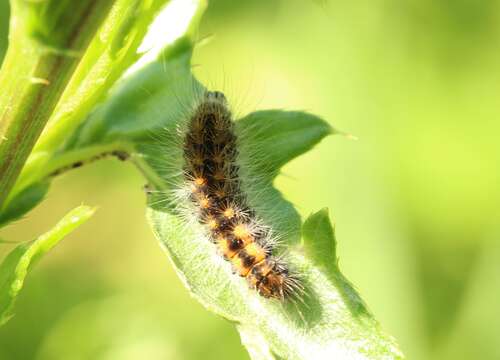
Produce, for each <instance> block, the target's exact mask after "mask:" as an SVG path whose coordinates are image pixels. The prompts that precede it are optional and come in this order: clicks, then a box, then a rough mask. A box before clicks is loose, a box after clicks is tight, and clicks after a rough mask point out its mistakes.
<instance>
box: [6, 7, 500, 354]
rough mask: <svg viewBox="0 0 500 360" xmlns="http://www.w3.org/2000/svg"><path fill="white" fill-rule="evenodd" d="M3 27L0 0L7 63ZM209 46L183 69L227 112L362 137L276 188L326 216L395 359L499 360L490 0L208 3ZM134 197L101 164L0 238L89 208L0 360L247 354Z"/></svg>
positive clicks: (495, 25) (496, 110)
mask: <svg viewBox="0 0 500 360" xmlns="http://www.w3.org/2000/svg"><path fill="white" fill-rule="evenodd" d="M7 19H8V6H7V1H6V0H0V54H3V51H4V50H5V46H6V26H7V21H8V20H7ZM209 35H213V36H211V41H210V42H208V43H207V44H205V45H203V46H199V47H198V48H197V49H196V51H195V54H194V58H193V64H195V65H196V66H195V67H194V70H193V71H194V72H195V73H196V74H197V75H198V76H199V78H200V79H201V80H202V81H203V82H205V83H206V84H208V85H209V86H210V87H213V88H219V89H222V90H223V91H225V92H226V93H228V95H229V98H230V101H231V102H232V104H234V107H235V110H236V112H237V113H238V114H245V113H247V112H249V111H253V110H256V109H264V108H285V109H301V110H307V111H310V112H313V113H315V114H318V115H320V116H322V117H323V118H325V119H326V120H328V121H329V122H330V123H331V124H333V125H334V126H335V127H337V128H339V129H341V130H344V131H346V132H349V133H352V134H354V135H356V136H357V137H358V138H359V140H358V141H352V140H350V139H348V138H345V137H341V136H335V137H331V138H328V139H326V140H324V141H323V142H322V143H321V144H320V145H319V146H317V147H316V148H315V149H314V150H313V151H311V152H310V153H308V154H307V155H305V156H303V157H301V158H299V159H297V160H295V161H293V162H292V163H291V164H289V165H288V166H286V167H285V169H284V171H283V176H281V177H280V178H279V179H278V181H277V186H278V187H279V189H280V190H282V191H283V192H284V194H285V195H286V197H287V198H288V199H290V200H291V201H293V202H294V203H295V204H296V206H297V208H298V209H299V211H300V213H301V214H302V215H304V216H307V215H308V214H309V213H311V212H312V211H315V210H318V209H320V208H322V207H325V206H328V207H329V208H330V209H331V212H332V214H333V216H334V219H335V222H336V224H337V239H338V242H339V245H338V247H339V249H338V254H339V256H340V265H341V268H342V269H343V272H344V273H345V275H346V276H347V277H348V278H349V279H350V280H351V281H352V282H353V283H354V284H355V285H356V287H357V289H358V290H359V291H360V293H361V295H362V296H363V298H364V299H365V300H366V302H367V303H368V304H369V307H370V309H371V310H372V311H373V312H374V314H375V315H376V317H377V318H378V320H379V321H380V322H381V323H382V325H383V327H384V328H385V329H386V330H387V331H388V332H389V333H391V334H392V335H394V336H395V337H396V338H397V339H398V341H399V343H400V344H401V347H402V349H403V351H404V352H405V353H406V355H407V357H408V358H409V359H440V360H442V359H444V360H447V359H500V347H499V346H498V339H499V334H500V301H499V300H500V206H499V203H500V186H499V185H500V166H499V164H500V145H499V132H500V92H499V84H500V66H499V64H500V1H498V0H481V1H479V0H478V1H470V0H358V1H350V2H346V1H339V0H329V1H312V0H308V1H306V0H281V1H277V0H273V1H269V0H259V1H257V0H255V1H249V2H243V1H232V0H223V1H222V0H212V1H211V2H210V5H209V8H208V11H207V13H206V15H205V17H204V19H203V21H202V26H201V29H200V34H199V38H200V39H201V38H205V37H207V36H209ZM143 184H144V180H142V179H141V177H140V175H139V174H138V173H137V172H136V171H135V169H134V168H133V167H132V166H131V165H130V164H121V163H119V162H117V161H115V160H103V161H100V162H98V163H95V164H92V165H89V166H86V167H84V168H82V169H79V170H75V171H73V172H71V173H69V174H67V175H65V176H62V177H61V178H58V179H57V180H56V181H55V182H54V184H53V186H52V190H51V191H50V193H49V196H48V198H47V200H46V201H45V202H44V203H43V204H42V205H41V206H39V207H38V208H36V209H35V210H34V211H33V212H32V213H31V214H30V216H29V217H28V218H27V219H24V220H22V221H19V222H17V223H15V224H13V225H11V226H9V227H7V228H6V229H3V230H2V231H1V232H0V237H1V238H4V239H7V240H15V241H21V240H29V239H32V238H33V237H35V236H36V235H37V234H39V233H41V232H43V231H45V230H47V229H49V228H50V227H51V226H52V225H53V224H54V223H55V222H56V221H57V220H58V219H59V218H60V217H61V216H62V215H63V214H64V213H66V212H67V211H68V210H69V209H71V208H73V207H74V206H76V205H78V204H80V203H81V202H84V203H86V204H90V205H99V211H98V213H97V214H96V215H95V216H94V218H93V219H91V220H90V221H89V223H88V224H85V225H84V226H82V228H80V229H78V231H76V232H75V233H74V234H72V235H71V236H70V237H69V238H68V239H66V240H65V241H63V242H62V243H61V244H60V245H59V246H58V247H57V248H56V249H54V250H53V251H52V252H51V254H49V255H48V256H47V257H46V258H45V259H44V260H43V261H42V262H41V263H40V264H39V265H38V266H37V268H36V270H35V271H34V272H33V273H32V274H31V275H30V276H29V278H28V281H27V283H26V287H25V289H24V291H23V292H22V293H21V296H20V298H19V301H18V304H17V307H16V313H17V315H16V316H15V317H14V318H13V319H12V320H11V321H10V322H9V323H8V324H7V325H6V326H4V327H2V328H0V359H9V360H10V359H13V360H17V359H44V360H45V359H106V360H111V359H120V360H122V359H125V360H127V359H247V358H248V356H247V355H246V352H245V350H244V349H243V348H242V346H241V345H240V343H239V337H238V334H237V333H236V331H235V329H234V328H233V326H232V325H231V324H229V323H228V322H226V321H224V320H223V319H220V318H218V317H216V316H215V315H212V314H211V313H209V312H207V311H205V310H204V309H203V308H202V307H201V306H200V305H199V304H198V303H197V302H196V301H195V300H193V299H191V298H190V296H189V294H188V293H187V291H186V290H185V289H184V288H183V286H182V284H181V283H180V281H179V279H178V278H177V277H176V275H175V274H174V272H173V270H172V267H171V265H170V264H169V262H168V260H167V258H166V256H165V255H164V254H163V252H162V251H161V250H160V248H159V246H158V244H157V242H156V240H155V239H154V237H153V235H152V233H151V231H150V229H149V228H148V225H147V224H146V221H145V218H144V209H145V197H144V194H143V192H142V190H141V187H142V185H143ZM9 249H10V247H9V246H8V245H0V254H5V253H6V252H7V251H8V250H9Z"/></svg>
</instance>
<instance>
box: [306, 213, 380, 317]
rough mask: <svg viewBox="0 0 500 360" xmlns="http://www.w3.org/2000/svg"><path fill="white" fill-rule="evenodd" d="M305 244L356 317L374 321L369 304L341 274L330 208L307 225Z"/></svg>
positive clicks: (312, 216)
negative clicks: (368, 307) (371, 318)
mask: <svg viewBox="0 0 500 360" xmlns="http://www.w3.org/2000/svg"><path fill="white" fill-rule="evenodd" d="M302 245H303V247H304V250H305V251H306V254H307V255H308V258H309V259H310V260H311V261H312V262H313V263H314V265H316V266H317V267H318V269H320V270H321V271H322V272H323V273H324V274H325V275H326V276H327V277H328V279H329V280H330V281H331V282H332V283H333V284H335V286H336V287H337V290H338V291H339V294H340V295H341V296H342V297H343V300H344V302H345V304H346V306H347V307H348V308H349V310H350V311H351V313H352V315H353V316H356V317H360V316H362V317H368V318H370V317H371V315H370V313H369V311H368V309H367V308H366V305H365V303H364V302H363V300H362V299H361V297H360V296H359V295H358V293H357V292H356V290H355V289H354V287H353V286H352V284H351V283H350V282H349V280H347V279H346V278H345V276H344V275H342V273H341V272H340V269H339V266H338V259H337V249H336V248H337V242H336V240H335V230H334V227H333V226H332V224H331V222H330V217H329V214H328V209H327V208H324V209H322V210H320V211H318V212H317V213H314V214H312V215H311V216H309V217H308V218H307V220H306V221H305V222H304V225H303V226H302Z"/></svg>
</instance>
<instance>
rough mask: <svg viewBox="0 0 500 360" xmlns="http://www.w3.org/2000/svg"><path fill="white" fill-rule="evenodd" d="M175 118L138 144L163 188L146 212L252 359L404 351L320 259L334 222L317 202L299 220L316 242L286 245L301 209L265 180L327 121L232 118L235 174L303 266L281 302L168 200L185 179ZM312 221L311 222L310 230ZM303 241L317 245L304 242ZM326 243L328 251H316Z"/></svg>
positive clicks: (180, 267)
mask: <svg viewBox="0 0 500 360" xmlns="http://www.w3.org/2000/svg"><path fill="white" fill-rule="evenodd" d="M251 119H255V121H253V120H251ZM183 121H186V119H185V117H184V118H179V119H178V120H177V121H176V122H172V123H169V124H167V129H166V130H165V136H164V137H163V141H161V139H162V138H160V140H159V142H160V143H161V145H157V146H156V147H147V146H143V147H141V150H142V151H143V152H144V155H145V159H146V162H147V163H148V164H149V166H150V167H151V169H153V172H154V173H156V174H157V175H158V176H157V177H159V178H161V179H164V184H163V186H162V187H161V189H162V192H161V193H160V194H159V195H158V194H156V195H155V196H152V197H151V199H150V207H149V209H148V218H149V221H150V223H151V225H152V227H153V230H154V232H155V234H156V236H157V238H158V239H159V241H160V243H161V244H162V245H163V247H164V248H165V250H166V251H167V253H168V254H169V256H170V258H171V260H172V262H173V264H174V266H175V268H176V270H177V272H178V274H179V276H180V277H181V279H182V280H183V281H184V282H185V284H186V286H187V287H188V288H189V289H190V291H191V292H192V294H193V296H195V297H196V298H197V299H198V300H199V301H200V302H201V303H202V304H204V305H205V306H206V307H207V308H208V309H210V310H211V311H214V312H216V313H217V314H219V315H221V316H223V317H225V318H227V319H229V320H231V321H234V322H235V323H237V324H238V329H239V330H240V332H241V334H242V339H243V341H244V343H245V344H246V345H247V346H249V347H250V349H249V352H250V354H251V356H253V358H254V359H311V358H313V359H330V358H332V357H333V358H355V359H399V358H402V355H401V353H400V352H399V350H398V349H397V346H396V344H395V341H394V340H393V339H392V338H391V337H389V336H387V335H385V334H383V333H382V332H381V331H380V330H379V326H378V324H377V322H376V321H375V320H374V319H373V317H372V316H371V315H370V314H369V313H368V312H367V311H366V310H365V308H364V305H363V303H362V301H361V300H360V299H359V297H358V296H357V294H356V293H355V291H354V290H353V289H352V287H350V285H349V283H348V282H347V280H345V278H344V277H343V276H342V275H341V274H340V272H338V269H337V268H336V267H335V269H334V270H332V271H325V270H324V266H323V265H325V264H328V263H330V262H331V260H333V264H335V260H334V259H335V242H334V237H333V230H332V229H331V227H329V226H330V223H329V221H328V220H326V219H325V218H324V215H325V214H326V212H325V211H323V212H322V213H320V215H317V216H316V217H313V218H312V220H310V221H308V222H307V224H308V225H307V227H306V229H305V232H306V234H307V235H308V236H309V238H308V240H307V241H306V243H307V244H312V240H311V236H312V237H313V238H315V239H316V237H318V241H319V247H320V248H318V249H315V250H314V251H313V254H314V255H312V256H311V257H308V256H304V254H303V251H302V249H301V248H296V247H293V246H291V244H293V243H296V240H297V239H298V238H299V235H300V218H299V216H298V214H297V212H296V211H295V209H294V208H293V207H292V206H291V204H290V203H288V202H287V201H286V200H284V199H283V197H282V196H281V194H280V193H279V192H278V191H277V190H276V189H275V188H274V187H273V186H272V180H273V178H274V177H275V175H276V174H277V172H278V170H279V169H278V167H279V166H281V165H283V164H284V163H286V161H288V160H290V159H292V158H294V157H296V156H298V155H300V154H301V153H303V152H304V151H307V150H308V149H310V148H311V147H312V146H313V145H314V144H316V143H318V142H319V141H320V140H321V139H322V138H323V137H324V136H325V135H327V134H328V133H331V132H332V131H331V129H330V128H329V127H328V125H326V124H325V123H324V122H323V121H322V120H320V119H319V118H317V117H315V116H312V115H309V114H304V113H289V112H281V111H270V112H259V113H256V114H251V115H249V116H248V117H246V118H245V120H244V121H243V120H242V121H237V122H236V124H235V131H236V133H237V135H238V139H239V141H238V143H239V157H238V162H239V165H240V176H241V179H242V186H243V189H244V192H245V194H246V195H247V199H248V201H249V203H250V205H251V207H252V208H254V209H255V211H256V212H257V214H258V215H259V216H260V217H261V218H263V219H265V220H266V222H267V224H268V225H270V226H271V227H272V228H273V230H274V231H276V233H277V234H278V235H281V236H282V238H283V245H286V248H287V249H288V250H289V255H288V256H287V260H288V262H289V263H290V265H291V267H292V268H295V269H297V270H298V272H299V273H300V274H301V279H302V280H303V282H304V285H305V288H306V291H305V292H306V294H305V295H304V297H303V299H302V300H301V301H296V302H293V301H291V302H289V303H286V304H281V303H279V302H277V301H273V300H269V299H265V298H263V297H261V296H259V295H258V294H257V293H256V291H254V290H251V289H249V288H248V285H247V283H246V282H245V280H244V279H242V278H240V277H238V276H235V275H234V274H233V273H232V271H231V265H230V264H229V263H228V262H226V261H223V260H222V258H221V257H220V255H218V254H217V250H216V249H215V247H214V245H213V244H212V243H211V242H210V241H209V240H208V239H207V236H206V232H205V229H204V228H203V227H202V226H201V225H198V224H197V222H196V220H195V219H187V220H186V214H183V215H182V214H179V213H178V211H177V210H176V208H175V206H170V204H172V203H175V201H179V200H178V198H176V195H175V194H176V191H175V190H176V186H181V184H182V182H183V178H182V176H183V175H182V171H181V169H182V164H183V154H182V147H181V146H179V139H177V140H175V138H172V137H175V136H176V135H175V134H176V131H175V129H176V128H177V126H179V125H180V126H181V128H182V122H183ZM169 127H170V128H169ZM177 136H178V135H177ZM287 139H288V141H287ZM273 145H275V146H273ZM269 153H271V154H269ZM176 184H177V185H176ZM321 214H323V215H321ZM311 226H313V227H314V226H318V234H317V235H316V234H314V232H312V231H311ZM311 246H315V245H310V246H309V245H308V246H307V248H309V249H310V248H311ZM325 250H326V251H329V254H328V255H322V254H321V252H322V251H325ZM318 263H319V264H320V265H321V266H318ZM208 269H209V271H207V270H208Z"/></svg>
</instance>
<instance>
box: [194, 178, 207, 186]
mask: <svg viewBox="0 0 500 360" xmlns="http://www.w3.org/2000/svg"><path fill="white" fill-rule="evenodd" d="M206 183H207V181H206V180H205V179H204V178H202V177H197V178H195V179H194V184H195V185H196V186H203V185H206Z"/></svg>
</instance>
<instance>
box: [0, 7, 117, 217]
mask: <svg viewBox="0 0 500 360" xmlns="http://www.w3.org/2000/svg"><path fill="white" fill-rule="evenodd" d="M112 3H113V0H82V1H80V2H78V4H75V3H74V2H72V1H57V0H48V1H44V2H41V3H40V2H23V1H16V0H12V1H11V9H12V13H11V21H10V35H9V48H8V50H7V54H6V57H5V60H4V63H3V64H2V68H1V69H0V84H1V87H2V95H3V96H2V98H0V189H1V191H0V208H2V207H3V205H4V202H5V200H6V198H7V196H8V194H9V192H10V190H11V189H12V187H13V185H14V183H15V181H16V179H17V177H18V176H19V173H20V171H21V169H22V167H23V165H24V163H25V162H26V159H27V158H28V156H29V154H30V152H31V150H32V148H33V146H34V145H35V142H36V141H37V139H38V137H39V136H40V134H41V132H42V130H43V128H44V126H45V124H46V123H47V121H48V119H49V117H50V115H51V114H52V112H53V110H54V108H55V106H56V104H57V102H58V100H59V98H60V96H61V94H62V92H63V90H64V88H65V87H66V84H67V83H68V81H69V80H70V78H71V75H72V73H73V71H74V69H75V67H76V65H77V64H78V61H79V54H81V53H82V52H83V50H84V49H85V48H86V46H87V45H88V43H89V41H90V40H91V39H92V37H93V36H94V34H95V32H96V30H97V29H98V27H99V25H100V23H101V21H102V19H103V18H104V15H105V14H106V13H107V12H108V10H109V8H110V6H111V5H112ZM52 39H54V40H52Z"/></svg>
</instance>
